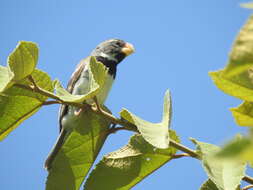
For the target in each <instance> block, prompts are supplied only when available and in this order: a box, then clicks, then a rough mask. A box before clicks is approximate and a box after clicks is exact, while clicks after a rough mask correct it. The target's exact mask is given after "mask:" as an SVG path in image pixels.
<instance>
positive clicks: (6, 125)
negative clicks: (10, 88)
mask: <svg viewBox="0 0 253 190" xmlns="http://www.w3.org/2000/svg"><path fill="white" fill-rule="evenodd" d="M40 107H41V102H40V101H38V100H37V99H34V98H31V97H26V96H0V140H3V139H4V138H5V137H6V136H7V135H8V134H9V133H10V132H11V131H13V130H14V129H15V128H16V127H17V126H18V125H19V124H20V123H21V122H23V121H24V120H25V119H27V118H28V117H30V116H31V115H33V114H34V113H35V112H36V111H38V110H39V108H40Z"/></svg>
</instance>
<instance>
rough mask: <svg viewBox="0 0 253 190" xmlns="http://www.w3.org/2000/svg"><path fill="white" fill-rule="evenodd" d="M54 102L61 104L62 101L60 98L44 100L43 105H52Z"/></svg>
mask: <svg viewBox="0 0 253 190" xmlns="http://www.w3.org/2000/svg"><path fill="white" fill-rule="evenodd" d="M52 104H61V102H60V101H58V100H50V101H46V102H43V104H42V105H45V106H46V105H52Z"/></svg>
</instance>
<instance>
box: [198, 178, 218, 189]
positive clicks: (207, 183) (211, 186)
mask: <svg viewBox="0 0 253 190" xmlns="http://www.w3.org/2000/svg"><path fill="white" fill-rule="evenodd" d="M199 190H219V189H218V188H217V186H216V185H215V183H214V182H212V180H210V179H208V180H206V181H205V183H203V184H202V185H201V187H200V189H199Z"/></svg>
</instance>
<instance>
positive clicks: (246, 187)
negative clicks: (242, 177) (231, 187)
mask: <svg viewBox="0 0 253 190" xmlns="http://www.w3.org/2000/svg"><path fill="white" fill-rule="evenodd" d="M251 188H253V185H248V186H245V187H243V188H242V190H248V189H251Z"/></svg>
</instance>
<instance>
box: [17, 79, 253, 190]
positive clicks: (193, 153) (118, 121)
mask: <svg viewBox="0 0 253 190" xmlns="http://www.w3.org/2000/svg"><path fill="white" fill-rule="evenodd" d="M28 79H29V80H30V81H31V83H32V86H27V85H23V84H15V86H16V87H19V88H22V89H26V90H29V91H33V92H37V93H40V94H42V95H44V96H47V97H49V98H52V99H55V100H53V101H47V102H44V103H43V105H51V104H66V105H70V106H75V107H79V108H83V107H85V108H86V109H87V108H88V109H89V110H90V111H93V112H95V113H97V114H98V115H101V116H102V117H104V118H106V119H108V120H110V121H111V123H112V124H114V127H112V128H110V129H109V133H116V132H117V131H119V130H128V131H134V132H137V133H139V131H138V129H137V127H136V126H135V125H134V124H132V123H130V122H128V121H126V120H124V119H122V118H120V119H119V118H117V117H115V116H113V115H112V114H110V113H108V112H106V111H104V110H103V109H101V108H100V106H99V104H98V102H97V99H96V98H94V101H95V104H96V107H95V108H94V107H91V106H87V104H83V103H75V102H65V101H63V100H61V99H60V98H59V97H58V96H56V95H54V94H53V93H50V92H48V91H46V90H44V89H42V88H40V87H39V86H38V85H37V84H36V82H35V81H34V79H33V78H32V76H29V77H28ZM115 125H121V126H122V127H117V128H116V127H115ZM170 145H171V146H172V147H174V148H176V149H178V150H180V151H182V152H184V153H186V154H181V155H174V158H181V157H185V156H190V157H193V158H196V159H200V156H199V155H198V154H197V153H196V151H194V150H192V149H190V148H188V147H186V146H184V145H182V144H180V143H177V142H176V141H174V140H172V139H170ZM242 180H244V181H246V182H248V183H250V184H253V178H252V177H250V176H244V177H243V178H242ZM250 188H251V187H250ZM248 189H249V188H248ZM245 190H247V189H245Z"/></svg>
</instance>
